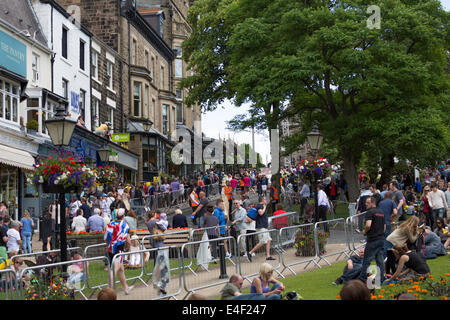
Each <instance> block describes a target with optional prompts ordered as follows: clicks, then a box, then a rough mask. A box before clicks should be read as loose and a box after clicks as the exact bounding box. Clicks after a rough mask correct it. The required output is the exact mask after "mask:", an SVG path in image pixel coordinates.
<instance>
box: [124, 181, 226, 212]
mask: <svg viewBox="0 0 450 320" xmlns="http://www.w3.org/2000/svg"><path fill="white" fill-rule="evenodd" d="M201 189H202V191H204V192H205V193H206V197H208V198H209V197H211V196H216V195H217V194H220V186H219V184H218V183H214V184H210V185H206V186H204V187H201ZM189 194H190V190H189V189H183V191H182V192H180V191H175V192H172V191H169V192H160V191H157V193H156V195H151V196H146V197H144V198H142V199H143V203H142V205H138V204H136V200H137V199H131V200H132V203H131V204H132V207H133V209H135V210H136V209H138V210H140V212H141V211H143V210H144V208H149V209H150V210H153V211H154V210H157V209H166V208H169V207H170V206H180V205H186V206H189ZM141 209H142V210H141Z"/></svg>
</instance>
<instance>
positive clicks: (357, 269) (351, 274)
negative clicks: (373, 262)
mask: <svg viewBox="0 0 450 320" xmlns="http://www.w3.org/2000/svg"><path fill="white" fill-rule="evenodd" d="M361 270H362V264H358V263H356V264H353V269H352V270H349V269H348V268H347V266H346V267H345V268H344V274H343V275H342V276H341V279H342V281H344V283H347V282H349V281H350V280H353V279H357V278H358V276H359V274H360V273H361Z"/></svg>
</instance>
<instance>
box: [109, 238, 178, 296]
mask: <svg viewBox="0 0 450 320" xmlns="http://www.w3.org/2000/svg"><path fill="white" fill-rule="evenodd" d="M174 252H175V257H174V256H173V255H172V253H174ZM145 253H148V254H150V255H151V254H152V253H153V254H154V255H155V256H156V259H155V260H157V261H158V263H157V264H156V263H155V265H153V267H154V269H153V272H152V273H151V276H152V282H153V288H154V289H157V287H156V286H157V285H158V283H162V285H161V286H163V287H164V288H163V289H164V290H165V291H166V293H165V294H163V295H160V294H159V293H158V292H153V294H151V295H150V297H149V296H147V294H148V293H149V292H150V291H149V290H145V291H140V292H145V293H144V297H142V298H143V299H149V298H150V299H152V300H157V299H167V298H175V299H176V296H177V295H178V294H180V292H181V290H182V285H181V283H182V282H181V275H182V274H184V272H182V270H183V269H180V268H174V269H172V268H171V265H172V264H173V261H174V260H175V261H176V262H177V265H181V261H180V260H181V258H180V256H181V255H180V250H179V248H178V247H175V246H169V247H162V248H152V249H141V250H138V251H134V252H133V253H132V254H139V255H141V259H142V257H143V256H144V255H145ZM129 254H130V252H123V253H118V254H116V255H115V256H114V259H113V261H112V263H111V265H112V283H113V287H114V289H116V284H117V283H120V281H117V280H116V262H118V260H119V259H124V258H125V257H124V256H126V255H129ZM161 260H163V261H165V263H163V264H160V263H159V262H160V261H161ZM141 261H143V260H141ZM150 261H151V260H150ZM167 264H168V265H167ZM161 266H163V269H162V270H160V269H159V268H160V267H161ZM156 267H158V269H157V270H156V274H157V275H159V277H161V279H160V281H158V282H157V281H156V280H155V279H154V277H155V268H156ZM173 270H177V272H174V273H173V272H172V271H173ZM172 274H177V275H178V287H176V285H174V282H173V281H171V278H172V276H173V275H172ZM164 275H166V276H164ZM145 285H146V287H148V285H147V284H146V283H145ZM133 290H135V292H136V291H137V290H140V289H139V288H135V289H133ZM135 296H136V293H134V298H133V299H136V298H135ZM125 299H126V298H125Z"/></svg>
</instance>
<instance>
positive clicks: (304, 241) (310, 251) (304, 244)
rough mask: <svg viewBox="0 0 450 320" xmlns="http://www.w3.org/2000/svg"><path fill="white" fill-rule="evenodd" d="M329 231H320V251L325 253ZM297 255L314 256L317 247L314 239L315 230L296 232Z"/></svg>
mask: <svg viewBox="0 0 450 320" xmlns="http://www.w3.org/2000/svg"><path fill="white" fill-rule="evenodd" d="M329 235H330V234H329V233H323V232H320V231H319V233H318V240H319V253H320V254H325V253H326V251H325V246H326V244H327V240H328V237H329ZM295 248H296V249H297V250H296V252H295V255H296V256H298V257H313V256H315V255H316V247H315V241H314V232H313V231H312V230H302V229H300V230H298V231H297V232H296V233H295Z"/></svg>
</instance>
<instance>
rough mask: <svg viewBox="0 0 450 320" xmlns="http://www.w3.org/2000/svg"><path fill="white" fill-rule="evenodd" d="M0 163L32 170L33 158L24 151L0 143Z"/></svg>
mask: <svg viewBox="0 0 450 320" xmlns="http://www.w3.org/2000/svg"><path fill="white" fill-rule="evenodd" d="M0 163H3V164H7V165H10V166H13V167H19V168H22V169H26V170H34V167H33V164H34V158H33V156H32V155H31V154H30V153H29V152H26V151H22V150H19V149H15V148H11V147H8V146H4V145H0Z"/></svg>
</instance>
